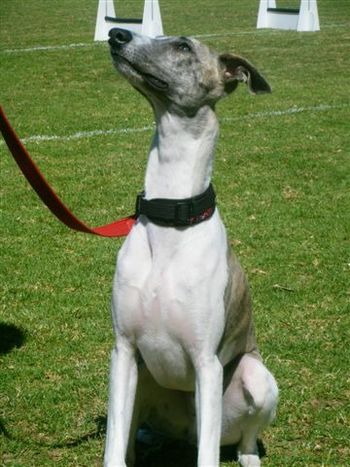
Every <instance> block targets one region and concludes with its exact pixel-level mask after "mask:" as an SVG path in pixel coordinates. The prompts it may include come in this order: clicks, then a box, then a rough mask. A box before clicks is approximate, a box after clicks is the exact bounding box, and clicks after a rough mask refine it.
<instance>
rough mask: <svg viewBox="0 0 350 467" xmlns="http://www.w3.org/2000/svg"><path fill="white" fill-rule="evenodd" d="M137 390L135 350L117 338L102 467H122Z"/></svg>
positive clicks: (111, 372)
mask: <svg viewBox="0 0 350 467" xmlns="http://www.w3.org/2000/svg"><path fill="white" fill-rule="evenodd" d="M136 387H137V363H136V358H135V349H134V348H133V347H132V346H131V345H130V344H129V342H128V341H127V340H126V339H123V338H122V337H118V342H117V345H116V348H115V349H113V352H112V359H111V369H110V387H109V403H108V417H107V440H106V449H105V457H104V466H105V467H117V466H118V467H124V466H125V465H126V464H125V457H126V451H127V446H128V440H129V432H130V425H131V420H132V413H133V406H134V401H135V393H136Z"/></svg>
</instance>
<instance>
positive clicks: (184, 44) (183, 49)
mask: <svg viewBox="0 0 350 467" xmlns="http://www.w3.org/2000/svg"><path fill="white" fill-rule="evenodd" d="M176 50H178V51H179V52H192V49H191V47H190V46H189V45H188V43H187V42H179V43H178V44H176Z"/></svg>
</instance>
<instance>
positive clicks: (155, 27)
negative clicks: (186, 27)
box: [94, 0, 164, 41]
mask: <svg viewBox="0 0 350 467" xmlns="http://www.w3.org/2000/svg"><path fill="white" fill-rule="evenodd" d="M112 28H124V29H128V30H129V31H134V32H138V33H140V34H144V35H145V36H150V37H156V36H162V35H163V34H164V33H163V24H162V18H161V15H160V8H159V2H158V0H145V3H144V7H143V17H142V19H141V18H140V19H136V18H120V17H117V16H116V12H115V9H114V0H99V2H98V9H97V19H96V28H95V37H94V40H95V41H106V40H108V32H109V31H110V30H111V29H112Z"/></svg>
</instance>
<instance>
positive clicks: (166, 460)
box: [135, 440, 237, 467]
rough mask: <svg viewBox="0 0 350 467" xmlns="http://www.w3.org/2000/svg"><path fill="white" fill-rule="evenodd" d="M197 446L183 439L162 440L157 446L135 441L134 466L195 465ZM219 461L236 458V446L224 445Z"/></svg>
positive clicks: (175, 466)
mask: <svg viewBox="0 0 350 467" xmlns="http://www.w3.org/2000/svg"><path fill="white" fill-rule="evenodd" d="M197 454H198V451H197V448H196V447H195V446H193V445H190V444H188V443H186V442H183V441H177V440H164V442H163V443H162V444H161V445H159V446H152V445H151V446H149V445H145V444H143V443H141V442H137V443H136V462H135V467H164V465H166V466H167V467H195V466H196V465H197ZM220 460H221V462H230V461H231V462H232V461H236V460H237V450H236V446H225V447H223V448H221V452H220Z"/></svg>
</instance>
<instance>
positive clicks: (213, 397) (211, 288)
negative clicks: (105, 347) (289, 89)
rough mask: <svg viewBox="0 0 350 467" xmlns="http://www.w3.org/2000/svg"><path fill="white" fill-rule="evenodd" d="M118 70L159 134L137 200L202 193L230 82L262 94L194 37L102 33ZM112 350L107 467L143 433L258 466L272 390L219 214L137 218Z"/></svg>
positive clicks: (245, 72)
mask: <svg viewBox="0 0 350 467" xmlns="http://www.w3.org/2000/svg"><path fill="white" fill-rule="evenodd" d="M109 44H110V49H111V55H112V58H113V62H114V65H115V66H116V68H117V70H118V71H119V72H120V73H121V74H122V75H123V76H124V77H125V78H126V79H127V80H128V81H129V83H130V84H132V86H134V87H135V88H136V89H137V90H139V91H140V92H141V93H142V94H143V95H144V96H145V97H146V98H147V99H148V100H149V102H150V103H151V105H152V107H153V109H154V114H155V120H156V131H155V135H154V138H153V142H152V145H151V149H150V153H149V158H148V165H147V170H146V177H145V195H144V197H145V199H159V198H160V199H187V198H191V197H194V196H196V195H199V194H201V193H203V192H205V191H206V189H207V188H208V186H209V184H210V179H211V174H212V164H213V159H214V149H215V143H216V139H217V136H218V121H217V118H216V116H215V111H214V109H215V104H216V102H218V100H219V99H221V98H222V97H224V96H227V95H228V94H230V93H231V92H232V91H234V89H235V88H236V86H237V84H238V83H239V82H245V83H246V84H247V85H248V88H249V90H250V91H251V92H252V93H254V94H257V93H263V92H270V87H269V85H268V83H267V82H266V81H265V79H264V78H263V77H262V76H261V75H260V73H259V72H258V71H257V70H256V69H255V68H254V67H253V66H252V65H251V64H250V63H249V62H248V61H246V60H245V59H243V58H241V57H238V56H236V55H231V54H224V55H218V54H217V53H215V52H213V51H211V50H209V49H208V47H206V46H205V45H203V44H201V43H200V42H198V41H197V40H195V39H192V38H185V37H162V38H156V39H151V38H148V37H144V36H141V35H137V34H134V33H131V32H129V31H126V30H123V29H117V28H116V29H112V30H111V32H110V40H109ZM113 323H114V330H115V333H116V336H117V340H116V346H115V348H114V349H113V352H112V361H111V370H110V395H109V407H108V426H107V442H106V450H105V460H104V465H105V466H106V467H116V466H118V467H120V466H125V465H126V459H127V463H128V465H132V464H133V461H134V440H135V436H136V432H137V430H138V428H139V426H140V424H142V423H147V424H148V425H149V426H150V427H151V428H152V429H154V430H155V431H159V432H164V433H166V434H167V435H169V436H172V437H174V438H186V439H188V440H190V441H193V442H197V444H198V466H210V467H214V466H218V465H219V453H220V445H227V444H233V443H237V444H238V453H239V462H240V464H241V465H242V466H245V467H247V466H259V465H260V459H259V455H258V451H257V437H258V435H259V434H260V433H261V431H262V430H263V429H264V428H265V427H266V426H267V425H268V424H269V423H270V422H271V420H272V419H273V418H274V414H275V410H276V405H277V397H278V389H277V385H276V382H275V379H274V377H273V376H272V375H271V373H270V372H269V371H268V370H267V368H266V367H265V366H264V364H263V363H262V359H261V357H260V354H259V351H258V349H257V345H256V340H255V335H254V328H253V322H252V312H251V305H250V297H249V289H248V285H247V281H246V278H245V276H244V273H243V271H242V269H241V267H240V265H239V263H238V261H237V259H236V258H235V257H234V256H233V255H232V254H231V252H230V248H229V246H228V241H227V236H226V230H225V227H224V225H223V223H222V220H221V218H220V214H219V211H218V209H215V212H214V213H213V215H212V216H210V217H209V218H206V219H205V220H203V222H199V223H196V224H195V225H191V226H186V227H176V226H175V227H174V226H173V227H171V226H164V225H159V223H155V222H153V221H152V220H150V219H149V218H148V217H146V216H144V215H141V216H139V218H138V220H137V222H136V224H135V226H134V227H133V229H132V231H131V232H130V234H129V235H128V237H127V238H126V240H125V243H124V244H123V246H122V248H121V250H120V252H119V255H118V262H117V270H116V275H115V280H114V290H113Z"/></svg>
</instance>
